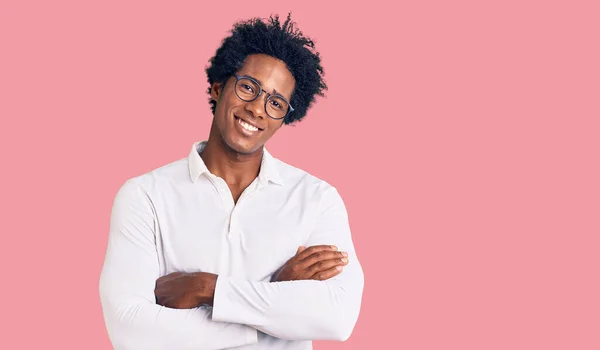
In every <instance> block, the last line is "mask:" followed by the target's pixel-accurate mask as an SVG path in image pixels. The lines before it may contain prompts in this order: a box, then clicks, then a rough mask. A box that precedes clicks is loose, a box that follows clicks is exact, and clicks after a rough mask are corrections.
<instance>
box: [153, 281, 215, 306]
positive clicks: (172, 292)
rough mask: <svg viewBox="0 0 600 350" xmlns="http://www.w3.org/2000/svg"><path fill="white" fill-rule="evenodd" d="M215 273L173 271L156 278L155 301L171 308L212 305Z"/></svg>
mask: <svg viewBox="0 0 600 350" xmlns="http://www.w3.org/2000/svg"><path fill="white" fill-rule="evenodd" d="M216 284H217V275H215V274H212V273H207V272H193V273H185V272H173V273H170V274H168V275H165V276H162V277H161V278H159V279H157V280H156V287H155V289H154V295H155V296H156V303H157V304H159V305H162V306H166V307H169V308H172V309H192V308H195V307H198V306H200V305H202V304H209V305H212V303H213V300H214V296H215V286H216Z"/></svg>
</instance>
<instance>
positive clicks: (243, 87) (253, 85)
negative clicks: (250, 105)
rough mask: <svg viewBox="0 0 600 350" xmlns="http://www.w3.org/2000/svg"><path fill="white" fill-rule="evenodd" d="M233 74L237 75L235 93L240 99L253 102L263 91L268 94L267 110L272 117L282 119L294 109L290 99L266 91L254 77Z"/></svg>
mask: <svg viewBox="0 0 600 350" xmlns="http://www.w3.org/2000/svg"><path fill="white" fill-rule="evenodd" d="M233 76H234V77H235V88H234V90H235V94H236V95H237V97H238V98H239V99H240V100H242V101H245V102H252V101H254V100H256V99H257V98H258V97H259V96H260V95H261V94H262V93H263V92H264V93H265V94H267V98H266V99H265V112H267V115H268V116H269V117H271V118H272V119H276V120H281V119H283V118H285V117H286V116H287V115H288V114H290V113H291V112H293V111H294V108H292V106H291V105H290V102H289V101H288V100H286V99H285V98H284V97H283V96H281V95H279V94H276V95H271V94H270V93H268V92H266V91H265V90H263V89H262V87H261V86H260V84H259V83H258V81H256V80H255V79H254V78H251V77H246V76H238V75H235V74H234V75H233Z"/></svg>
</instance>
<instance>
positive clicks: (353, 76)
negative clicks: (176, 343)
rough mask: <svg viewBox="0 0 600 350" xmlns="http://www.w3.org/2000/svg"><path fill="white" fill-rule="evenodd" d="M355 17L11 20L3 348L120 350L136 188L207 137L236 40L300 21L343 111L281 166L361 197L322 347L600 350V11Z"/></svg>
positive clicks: (317, 9)
mask: <svg viewBox="0 0 600 350" xmlns="http://www.w3.org/2000/svg"><path fill="white" fill-rule="evenodd" d="M332 3H333V2H326V1H322V0H321V1H295V2H289V3H285V2H283V1H280V2H273V1H222V2H212V3H211V4H201V2H200V1H171V2H167V1H165V2H160V3H159V2H154V1H138V2H125V1H124V2H121V1H118V2H108V1H96V2H95V3H94V4H92V3H91V2H88V1H70V2H65V1H38V2H35V3H34V2H31V1H17V0H15V1H12V2H7V1H3V2H2V4H1V5H0V38H1V42H0V44H1V52H2V54H1V55H0V60H1V62H2V63H1V64H0V70H1V75H0V84H1V91H0V115H1V116H2V119H1V120H2V124H1V127H0V129H1V133H2V135H1V137H0V142H1V145H0V149H1V152H2V175H1V176H2V181H1V182H0V186H2V188H1V189H2V221H3V225H2V226H3V233H2V235H3V237H4V239H3V240H2V243H3V246H2V254H1V255H0V258H1V259H2V267H3V269H2V270H3V273H2V287H1V288H0V290H1V293H2V312H1V313H0V314H1V316H0V317H1V318H2V319H3V320H4V322H3V326H2V328H3V332H2V333H3V336H2V337H1V338H0V348H2V349H50V348H52V349H53V348H60V349H92V350H96V349H110V348H111V346H110V343H109V341H108V338H107V335H106V330H105V328H104V321H103V319H102V314H101V309H100V302H99V296H98V279H99V274H100V270H101V267H102V263H103V259H104V253H105V247H106V242H107V234H108V223H109V214H110V209H111V205H112V200H113V198H114V195H115V193H116V191H117V189H118V188H119V187H120V186H121V185H122V184H123V182H124V181H125V180H126V179H127V178H129V177H133V176H136V175H139V174H141V173H144V172H146V171H149V170H152V169H154V168H156V167H159V166H161V165H164V164H166V163H169V162H172V161H175V160H177V159H180V158H183V157H185V156H187V154H188V152H189V149H190V147H191V144H192V143H193V142H194V141H196V140H202V139H205V138H206V137H207V135H208V128H209V125H210V119H211V115H210V112H209V106H208V103H207V101H206V98H207V96H206V94H205V90H206V87H207V83H206V77H205V73H204V67H205V65H206V63H207V62H208V59H209V58H210V57H211V56H212V55H213V54H214V51H215V50H216V48H217V46H218V45H219V43H220V41H221V39H222V38H223V37H224V36H226V35H227V31H228V30H229V29H230V28H231V26H232V24H233V22H234V21H236V20H239V19H246V18H248V17H250V16H261V17H265V16H268V15H269V14H271V13H280V14H282V15H285V14H286V13H287V11H289V10H292V11H293V16H294V18H295V20H296V21H297V22H298V24H299V26H300V29H301V30H302V31H304V33H306V34H308V35H310V36H313V37H314V38H315V39H316V40H317V45H318V48H319V50H320V52H321V53H322V56H323V64H324V66H325V69H326V78H327V82H328V84H329V86H330V91H329V92H328V97H327V98H326V99H320V100H319V101H318V103H317V105H316V106H315V107H314V108H313V109H312V110H310V111H309V115H308V116H307V118H306V119H305V121H303V122H302V123H301V124H298V125H297V126H296V127H287V128H284V129H282V130H281V131H280V132H279V133H278V134H277V135H275V138H274V139H273V140H272V142H270V144H269V145H268V146H269V149H270V150H271V152H272V153H273V154H274V155H275V156H277V157H279V158H281V159H283V160H285V161H287V162H289V163H291V164H293V165H296V166H298V167H301V168H304V169H306V170H307V171H309V172H311V173H313V174H315V175H316V176H319V177H321V178H323V179H325V180H327V181H329V182H331V183H333V184H334V185H336V186H337V187H338V188H339V190H340V192H341V194H342V196H343V198H344V199H345V201H346V205H347V207H348V211H349V214H350V220H351V225H352V229H353V234H354V241H355V244H356V249H357V252H358V254H359V258H360V259H361V262H362V264H363V266H364V269H365V274H366V286H365V292H364V299H363V308H362V312H361V316H360V319H359V322H358V324H357V326H356V329H355V332H354V333H353V335H352V337H351V339H350V340H349V341H348V342H346V343H333V342H316V343H315V349H317V350H332V349H461V350H469V349H473V350H475V349H600V316H599V315H600V302H599V299H600V298H599V295H600V288H599V277H600V271H599V270H600V268H599V267H600V261H599V260H600V259H599V256H600V254H599V248H600V239H599V235H600V185H599V179H600V169H599V161H600V142H599V139H600V136H599V133H600V123H599V118H600V69H599V66H600V64H599V62H600V54H599V43H600V25H599V22H600V21H599V20H598V14H599V13H600V11H599V9H598V7H597V6H593V5H592V4H594V3H596V4H597V2H594V1H589V2H587V3H584V2H577V1H563V2H562V4H560V3H559V2H556V1H551V2H548V1H538V2H532V1H527V2H524V1H513V2H505V1H497V2H496V4H494V5H491V4H489V3H490V2H487V1H469V2H466V1H459V2H445V1H438V2H432V1H410V2H405V3H402V4H397V5H392V2H391V1H390V2H389V3H388V2H387V1H366V2H361V3H354V4H348V3H347V2H345V3H344V4H343V5H342V3H341V2H340V5H339V6H333V5H332ZM484 3H485V4H484Z"/></svg>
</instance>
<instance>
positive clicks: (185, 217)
mask: <svg viewBox="0 0 600 350" xmlns="http://www.w3.org/2000/svg"><path fill="white" fill-rule="evenodd" d="M205 144H206V143H205V142H196V143H194V145H193V147H192V150H191V152H190V154H189V157H187V158H184V159H181V160H179V161H176V162H173V163H171V164H168V165H166V166H163V167H160V168H158V169H155V170H153V171H151V172H148V173H146V174H143V175H140V176H137V177H134V178H131V179H129V180H127V181H126V182H125V183H124V185H123V186H122V187H121V188H120V190H119V191H118V193H117V195H116V197H115V200H114V203H113V208H112V214H111V220H110V233H109V239H108V247H107V252H106V260H105V262H104V267H103V270H102V274H101V276H100V298H101V302H102V310H103V314H104V319H105V323H106V327H107V331H108V335H109V338H110V340H111V342H112V344H113V346H114V347H115V349H117V350H133V349H135V350H151V349H168V350H183V349H194V350H200V349H227V348H233V347H236V346H242V347H240V348H236V349H237V350H241V349H244V350H246V349H290V350H291V349H311V348H312V342H311V340H321V339H328V340H345V339H347V338H348V337H349V336H350V334H351V332H352V330H353V328H354V325H355V323H356V320H357V318H358V314H359V310H360V305H361V299H362V291H363V284H364V277H363V271H362V268H361V266H360V264H359V261H358V259H357V257H356V254H355V251H354V247H353V243H352V238H351V233H350V228H349V224H348V217H347V212H346V208H345V206H344V203H343V201H342V199H341V197H340V195H339V194H338V192H337V190H336V189H335V188H334V187H332V186H331V185H329V184H328V183H326V182H325V181H323V180H320V179H318V178H316V177H314V176H312V175H310V174H308V173H306V172H304V171H302V170H300V169H297V168H294V167H292V166H290V165H288V164H286V163H284V162H282V161H280V160H278V159H275V158H273V157H272V156H271V155H270V154H269V153H268V152H267V151H266V150H264V152H263V158H262V164H261V168H260V171H259V175H258V177H257V178H256V179H255V180H254V181H253V182H252V183H251V184H250V186H248V188H247V189H246V190H245V191H244V192H243V193H242V195H241V196H240V198H239V200H238V202H237V204H234V202H233V198H232V195H231V192H230V191H229V188H228V186H227V184H226V183H225V181H224V180H223V179H221V178H219V177H217V176H215V175H213V174H211V173H210V172H209V171H208V169H207V167H206V165H205V164H204V162H203V161H202V158H200V156H199V152H200V151H201V150H202V148H203V147H204V146H205ZM321 244H328V245H335V246H337V247H338V248H339V250H341V251H345V252H347V253H348V259H349V263H348V265H347V266H346V267H344V270H343V271H342V273H340V274H339V275H338V276H336V277H334V278H331V279H329V280H326V281H315V280H303V281H287V282H274V283H271V282H270V278H271V276H272V275H273V273H274V272H275V271H276V270H277V269H279V268H280V267H281V266H283V265H284V264H285V262H286V261H287V260H288V259H290V258H291V257H293V256H294V255H295V254H296V251H297V249H298V247H299V246H307V247H308V246H312V245H321ZM175 271H184V272H196V271H203V272H210V273H215V274H217V275H218V278H217V284H216V289H215V295H214V304H213V306H212V307H209V306H201V307H198V308H194V309H171V308H166V307H163V306H160V305H158V304H156V301H155V296H154V287H155V283H156V280H157V279H158V278H159V277H160V276H163V275H166V274H169V273H171V272H175Z"/></svg>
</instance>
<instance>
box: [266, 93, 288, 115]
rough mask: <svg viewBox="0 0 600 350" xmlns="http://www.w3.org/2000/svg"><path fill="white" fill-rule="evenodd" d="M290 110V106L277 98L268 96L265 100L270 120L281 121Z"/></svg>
mask: <svg viewBox="0 0 600 350" xmlns="http://www.w3.org/2000/svg"><path fill="white" fill-rule="evenodd" d="M289 109H290V104H289V103H288V102H287V101H286V100H284V99H283V98H281V97H279V96H270V97H269V98H268V99H267V113H268V114H269V115H270V116H271V118H275V119H281V118H283V117H285V115H286V114H287V113H288V110H289Z"/></svg>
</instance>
